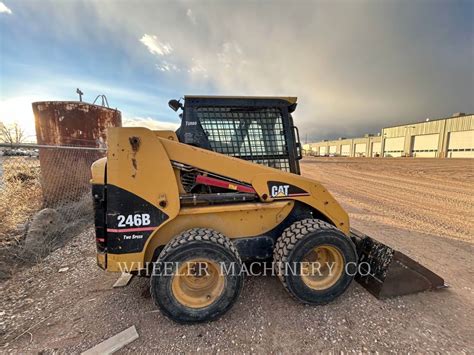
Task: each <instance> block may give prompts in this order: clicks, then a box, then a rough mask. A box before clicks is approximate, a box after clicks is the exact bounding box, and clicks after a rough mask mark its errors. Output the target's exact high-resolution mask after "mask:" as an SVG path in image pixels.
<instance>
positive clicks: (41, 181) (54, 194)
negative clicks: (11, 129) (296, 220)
mask: <svg viewBox="0 0 474 355" xmlns="http://www.w3.org/2000/svg"><path fill="white" fill-rule="evenodd" d="M104 155H105V149H99V148H88V147H64V146H46V145H30V144H28V145H26V144H23V145H6V144H0V246H1V247H2V248H4V247H9V246H14V245H19V244H22V245H25V244H26V245H27V246H28V247H29V248H30V249H34V248H35V247H41V249H48V248H50V249H51V248H54V246H55V245H57V244H58V243H59V242H60V241H61V240H63V239H64V238H67V237H68V236H71V235H73V234H75V233H77V232H78V231H79V229H80V228H83V227H84V226H85V225H86V224H88V223H91V222H92V221H93V211H92V200H91V192H90V178H91V173H90V166H91V164H92V163H93V162H94V161H95V160H97V159H99V158H101V157H103V156H104ZM39 211H41V212H40V213H38V212H39ZM45 244H47V245H46V246H45ZM46 251H47V250H46ZM41 253H43V250H42V251H41Z"/></svg>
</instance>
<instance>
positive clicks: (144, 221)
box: [107, 185, 168, 254]
mask: <svg viewBox="0 0 474 355" xmlns="http://www.w3.org/2000/svg"><path fill="white" fill-rule="evenodd" d="M167 219H168V216H167V215H166V214H165V213H164V212H162V211H161V210H160V209H158V208H157V207H155V206H153V205H152V204H150V203H149V202H147V201H145V200H144V199H142V198H140V197H138V196H136V195H135V194H132V193H131V192H129V191H126V190H124V189H121V188H119V187H117V186H114V185H107V252H108V253H112V254H125V253H136V252H140V251H142V250H143V247H144V246H145V243H146V240H147V239H148V237H149V236H150V235H151V233H153V231H154V230H155V229H156V228H158V226H159V225H160V224H162V223H163V222H164V221H166V220H167Z"/></svg>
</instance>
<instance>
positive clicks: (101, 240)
mask: <svg viewBox="0 0 474 355" xmlns="http://www.w3.org/2000/svg"><path fill="white" fill-rule="evenodd" d="M95 239H96V240H97V241H98V242H101V243H103V242H105V239H104V238H95Z"/></svg>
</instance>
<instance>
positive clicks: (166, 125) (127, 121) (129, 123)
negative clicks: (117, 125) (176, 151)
mask: <svg viewBox="0 0 474 355" xmlns="http://www.w3.org/2000/svg"><path fill="white" fill-rule="evenodd" d="M122 125H123V126H124V127H146V128H149V129H153V130H170V131H175V130H176V129H178V127H179V124H178V123H175V122H166V121H159V120H156V119H154V118H151V117H124V118H123V119H122Z"/></svg>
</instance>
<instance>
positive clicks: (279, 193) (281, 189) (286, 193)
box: [267, 181, 309, 198]
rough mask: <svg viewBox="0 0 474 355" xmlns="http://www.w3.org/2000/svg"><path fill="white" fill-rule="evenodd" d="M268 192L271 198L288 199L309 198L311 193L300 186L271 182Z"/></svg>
mask: <svg viewBox="0 0 474 355" xmlns="http://www.w3.org/2000/svg"><path fill="white" fill-rule="evenodd" d="M267 184H268V192H269V193H270V197H271V198H287V197H296V196H309V193H308V192H307V191H305V190H303V189H301V188H299V187H298V186H294V185H291V184H286V183H284V182H280V181H269V182H268V183H267Z"/></svg>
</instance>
